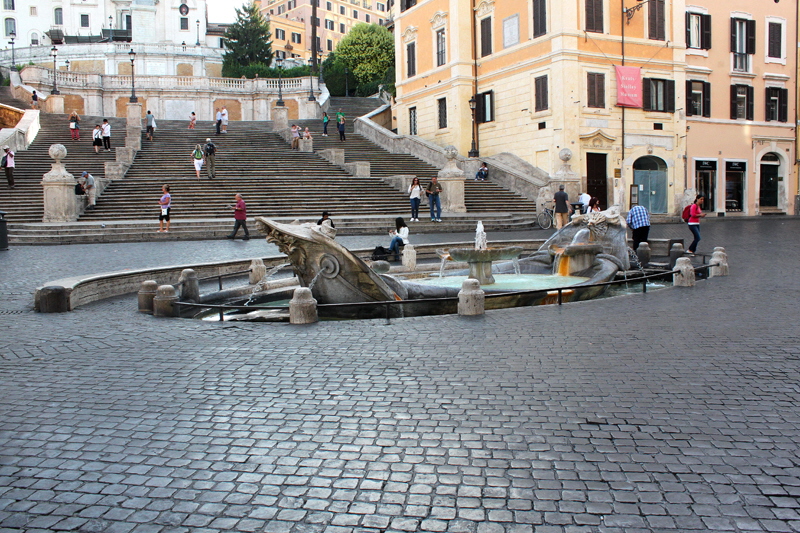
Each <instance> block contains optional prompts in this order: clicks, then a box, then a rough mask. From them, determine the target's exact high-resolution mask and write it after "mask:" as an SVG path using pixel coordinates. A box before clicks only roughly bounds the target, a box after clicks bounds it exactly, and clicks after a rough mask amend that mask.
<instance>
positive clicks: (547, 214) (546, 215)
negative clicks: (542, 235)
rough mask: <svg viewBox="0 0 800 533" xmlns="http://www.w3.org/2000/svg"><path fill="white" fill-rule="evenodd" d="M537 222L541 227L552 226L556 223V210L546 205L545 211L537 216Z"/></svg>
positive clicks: (548, 227)
mask: <svg viewBox="0 0 800 533" xmlns="http://www.w3.org/2000/svg"><path fill="white" fill-rule="evenodd" d="M536 223H537V224H539V227H540V228H542V229H550V228H552V227H553V226H554V225H555V223H556V212H555V210H554V209H550V208H549V207H547V206H544V211H543V212H542V213H539V214H538V215H537V216H536Z"/></svg>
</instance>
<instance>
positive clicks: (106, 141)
mask: <svg viewBox="0 0 800 533" xmlns="http://www.w3.org/2000/svg"><path fill="white" fill-rule="evenodd" d="M100 129H102V130H103V148H105V150H106V152H110V151H111V124H109V123H108V119H107V118H104V119H103V125H102V126H101V128H100Z"/></svg>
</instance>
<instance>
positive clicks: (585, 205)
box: [578, 192, 592, 213]
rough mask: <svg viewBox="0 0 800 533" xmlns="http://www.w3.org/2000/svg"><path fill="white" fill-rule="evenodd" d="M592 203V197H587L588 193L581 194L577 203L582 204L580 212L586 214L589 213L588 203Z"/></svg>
mask: <svg viewBox="0 0 800 533" xmlns="http://www.w3.org/2000/svg"><path fill="white" fill-rule="evenodd" d="M591 201H592V197H591V196H589V193H588V192H582V193H581V194H580V196H578V202H579V203H581V204H583V207H582V208H581V209H582V212H584V213H588V212H589V202H591Z"/></svg>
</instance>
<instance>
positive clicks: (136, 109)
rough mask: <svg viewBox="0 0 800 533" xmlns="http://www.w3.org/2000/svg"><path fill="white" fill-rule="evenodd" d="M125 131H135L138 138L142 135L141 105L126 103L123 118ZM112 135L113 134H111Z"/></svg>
mask: <svg viewBox="0 0 800 533" xmlns="http://www.w3.org/2000/svg"><path fill="white" fill-rule="evenodd" d="M125 119H126V120H125V129H126V130H128V129H134V128H135V129H136V130H137V131H138V132H139V136H141V134H142V104H140V103H139V102H136V103H135V104H131V103H128V107H127V114H126V116H125ZM112 133H113V132H112Z"/></svg>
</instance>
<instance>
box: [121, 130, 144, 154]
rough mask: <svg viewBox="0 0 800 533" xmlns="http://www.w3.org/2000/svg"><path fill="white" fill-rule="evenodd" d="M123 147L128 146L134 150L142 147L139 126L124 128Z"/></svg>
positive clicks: (136, 150)
mask: <svg viewBox="0 0 800 533" xmlns="http://www.w3.org/2000/svg"><path fill="white" fill-rule="evenodd" d="M125 148H130V149H131V150H133V151H134V153H135V152H138V151H139V150H141V149H142V130H141V128H126V129H125Z"/></svg>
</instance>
